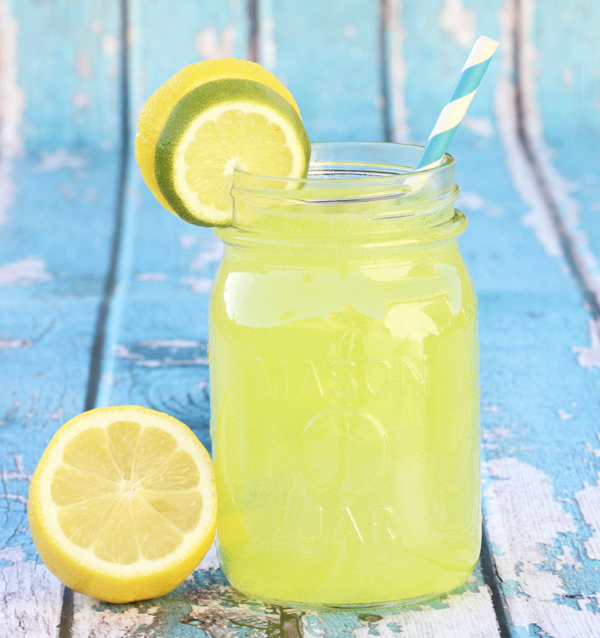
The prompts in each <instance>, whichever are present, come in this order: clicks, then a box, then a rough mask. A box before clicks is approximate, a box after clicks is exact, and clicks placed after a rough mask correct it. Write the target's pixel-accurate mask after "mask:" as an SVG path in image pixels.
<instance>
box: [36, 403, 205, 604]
mask: <svg viewBox="0 0 600 638" xmlns="http://www.w3.org/2000/svg"><path fill="white" fill-rule="evenodd" d="M216 521H217V493H216V485H215V477H214V469H213V465H212V461H211V459H210V456H209V454H208V452H207V451H206V449H205V448H204V446H203V445H202V444H201V443H200V442H199V441H198V439H197V438H196V436H195V435H194V433H193V432H192V431H191V430H190V429H189V428H188V427H187V426H186V425H184V424H183V423H181V422H180V421H177V419H174V418H172V417H170V416H168V415H166V414H163V413H161V412H156V411H154V410H148V409H146V408H142V407H139V406H136V405H128V406H119V407H111V408H98V409H96V410H91V411H90V412H84V413H83V414H80V415H79V416H77V417H75V418H74V419H71V420H70V421H68V422H67V423H66V424H65V425H63V427H62V428H61V429H60V430H59V431H58V432H57V433H56V434H55V435H54V437H53V438H52V440H51V441H50V444H49V445H48V447H47V448H46V451H45V452H44V454H43V455H42V458H41V460H40V463H39V465H38V467H37V469H36V471H35V473H34V475H33V479H32V481H31V486H30V488H29V524H30V528H31V535H32V537H33V540H34V543H35V545H36V547H37V549H38V551H39V553H40V556H41V558H42V560H43V561H44V563H45V564H46V566H47V567H48V569H49V570H50V571H51V572H52V573H53V574H54V575H55V576H57V577H58V578H59V579H60V580H61V581H62V582H63V583H65V585H67V586H69V587H70V588H71V589H74V590H75V591H78V592H80V593H82V594H86V595H88V596H92V597H93V598H98V599H100V600H104V601H108V602H114V603H124V602H131V601H134V600H143V599H147V598H155V597H157V596H162V595H163V594H166V593H168V592H170V591H171V590H172V589H174V588H175V587H177V585H179V584H180V583H181V582H182V581H183V580H184V579H185V578H186V577H187V576H188V575H189V574H190V573H191V572H192V571H193V570H194V569H195V567H196V566H197V565H198V563H199V562H200V561H201V560H202V558H203V557H204V555H205V554H206V552H207V551H208V549H209V547H210V545H211V543H212V540H213V538H214V535H215V529H216Z"/></svg>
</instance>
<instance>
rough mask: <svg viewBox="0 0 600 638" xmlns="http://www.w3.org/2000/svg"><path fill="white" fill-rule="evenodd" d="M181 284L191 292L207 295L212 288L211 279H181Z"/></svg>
mask: <svg viewBox="0 0 600 638" xmlns="http://www.w3.org/2000/svg"><path fill="white" fill-rule="evenodd" d="M181 283H182V284H185V285H186V286H187V287H188V288H189V289H190V291H191V292H195V293H201V294H207V293H209V292H210V289H211V288H212V283H213V280H212V279H208V278H206V277H182V278H181Z"/></svg>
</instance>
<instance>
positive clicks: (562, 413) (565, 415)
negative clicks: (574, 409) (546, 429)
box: [556, 409, 573, 421]
mask: <svg viewBox="0 0 600 638" xmlns="http://www.w3.org/2000/svg"><path fill="white" fill-rule="evenodd" d="M556 413H557V414H558V418H559V419H560V420H561V421H569V420H570V419H572V418H573V415H572V414H571V413H570V412H565V411H564V410H560V409H559V410H557V411H556Z"/></svg>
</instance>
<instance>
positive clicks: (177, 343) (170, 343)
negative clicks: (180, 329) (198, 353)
mask: <svg viewBox="0 0 600 638" xmlns="http://www.w3.org/2000/svg"><path fill="white" fill-rule="evenodd" d="M140 345H141V346H146V347H147V348H172V349H179V348H198V347H199V346H201V345H202V342H200V341H190V340H189V339H147V340H146V341H140Z"/></svg>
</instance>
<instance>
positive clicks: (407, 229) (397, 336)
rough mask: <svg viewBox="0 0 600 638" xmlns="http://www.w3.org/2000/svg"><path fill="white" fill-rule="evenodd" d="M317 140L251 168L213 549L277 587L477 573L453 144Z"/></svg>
mask: <svg viewBox="0 0 600 638" xmlns="http://www.w3.org/2000/svg"><path fill="white" fill-rule="evenodd" d="M419 152H420V149H419V148H417V147H411V146H404V145H395V144H366V143H364V144H363V143H330V144H322V145H314V147H313V157H312V161H311V172H310V173H309V177H308V179H306V180H287V181H286V180H279V179H274V178H261V177H257V176H251V175H248V174H245V173H237V174H236V176H235V183H234V191H233V194H234V198H235V219H234V224H233V225H232V226H230V227H228V228H225V229H222V230H219V231H217V232H218V234H219V236H220V237H221V239H222V240H223V241H224V243H225V252H224V259H223V262H222V265H221V267H220V270H219V273H218V276H217V278H216V280H215V283H214V287H213V292H212V296H211V310H210V320H209V330H210V334H209V338H210V350H211V360H210V375H211V410H212V422H213V455H214V458H215V463H216V472H217V485H218V493H219V522H218V537H219V557H220V560H221V565H222V567H223V569H224V571H225V574H226V575H227V578H228V579H229V580H230V582H231V583H232V585H233V586H234V587H236V588H238V589H239V590H241V591H242V592H244V593H246V594H248V595H251V596H254V597H258V598H261V599H264V600H269V601H276V602H281V603H285V604H298V605H307V606H314V607H372V606H382V605H393V604H398V603H403V602H411V601H414V600H419V599H424V598H428V597H432V596H435V595H439V594H441V593H443V592H447V591H450V590H452V589H454V588H456V587H457V586H459V585H461V584H463V583H464V582H465V581H466V579H467V578H468V576H469V574H470V573H471V571H472V569H473V567H474V566H475V563H476V561H477V558H478V555H479V548H480V526H481V515H480V477H479V382H478V365H477V356H478V355H477V353H478V346H477V320H476V299H475V294H474V291H473V286H472V283H471V279H470V277H469V274H468V271H467V269H466V267H465V264H464V262H463V259H462V257H461V255H460V252H459V248H458V241H457V239H458V236H459V235H460V234H461V232H462V231H463V230H464V228H465V227H466V219H465V217H464V215H463V214H462V213H461V212H460V211H456V210H455V209H454V201H455V199H456V196H457V193H458V189H457V187H456V185H455V183H454V163H453V160H452V158H451V157H449V156H446V158H445V161H444V163H443V164H442V166H440V167H437V168H435V169H432V170H430V171H426V172H424V173H418V174H417V173H412V172H410V168H408V167H410V166H413V165H414V163H415V162H416V159H417V158H418V155H419Z"/></svg>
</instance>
